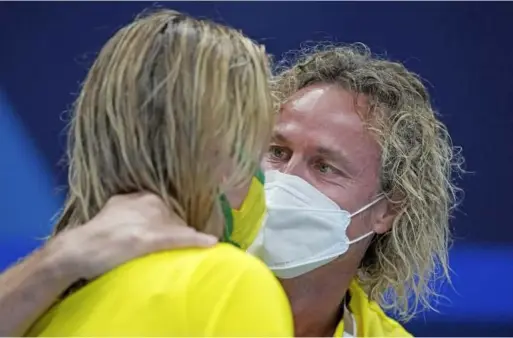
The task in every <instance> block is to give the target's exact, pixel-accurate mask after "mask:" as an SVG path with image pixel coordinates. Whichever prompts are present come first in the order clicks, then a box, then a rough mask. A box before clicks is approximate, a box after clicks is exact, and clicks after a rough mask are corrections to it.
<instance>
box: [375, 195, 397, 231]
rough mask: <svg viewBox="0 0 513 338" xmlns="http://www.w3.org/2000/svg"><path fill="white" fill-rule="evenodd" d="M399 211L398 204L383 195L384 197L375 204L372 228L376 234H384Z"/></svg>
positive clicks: (390, 227)
mask: <svg viewBox="0 0 513 338" xmlns="http://www.w3.org/2000/svg"><path fill="white" fill-rule="evenodd" d="M399 211H400V209H399V205H398V204H395V203H393V202H392V201H390V200H389V199H388V198H387V197H386V196H385V198H383V199H382V200H381V201H380V202H378V204H377V205H376V209H375V213H374V222H373V225H372V230H373V231H374V232H375V233H376V234H384V233H385V232H388V231H390V229H392V225H393V224H394V220H395V218H396V217H397V215H398V214H399Z"/></svg>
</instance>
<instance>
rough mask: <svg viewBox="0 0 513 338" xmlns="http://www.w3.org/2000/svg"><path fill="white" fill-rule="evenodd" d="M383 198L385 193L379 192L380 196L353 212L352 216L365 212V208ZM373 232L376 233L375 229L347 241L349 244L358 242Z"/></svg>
mask: <svg viewBox="0 0 513 338" xmlns="http://www.w3.org/2000/svg"><path fill="white" fill-rule="evenodd" d="M383 198H385V194H383V193H381V194H379V195H378V197H377V198H376V199H375V200H374V201H372V202H370V203H369V204H367V205H366V206H364V207H362V208H360V209H358V210H357V211H356V212H354V213H352V214H351V218H352V217H354V216H356V215H358V214H360V213H362V212H364V211H365V210H367V209H369V208H370V207H372V206H373V205H375V204H376V203H378V202H379V201H381V200H382V199H383ZM372 234H374V231H369V232H368V233H366V234H363V235H361V236H360V237H356V238H355V239H353V240H350V241H349V242H347V244H354V243H357V242H359V241H361V240H362V239H364V238H367V237H369V236H370V235H372Z"/></svg>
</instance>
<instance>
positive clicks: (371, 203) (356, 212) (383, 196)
mask: <svg viewBox="0 0 513 338" xmlns="http://www.w3.org/2000/svg"><path fill="white" fill-rule="evenodd" d="M383 198H385V194H383V193H381V194H379V195H378V196H377V198H376V199H375V200H374V201H372V202H370V203H369V204H367V205H365V206H363V207H361V208H360V209H358V210H357V211H355V212H353V213H352V214H351V217H354V216H356V215H358V214H360V213H362V212H364V211H365V210H367V209H369V208H370V207H372V206H373V205H375V204H376V203H378V202H379V201H381V200H382V199H383Z"/></svg>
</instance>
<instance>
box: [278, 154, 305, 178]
mask: <svg viewBox="0 0 513 338" xmlns="http://www.w3.org/2000/svg"><path fill="white" fill-rule="evenodd" d="M303 163H304V161H303V157H302V156H301V155H300V154H297V153H294V154H293V155H292V157H291V158H290V160H289V161H288V162H287V163H285V165H283V166H282V167H281V168H280V172H282V173H284V174H287V175H294V176H303V175H302V174H304V173H303V171H304V169H305V168H304V164H303Z"/></svg>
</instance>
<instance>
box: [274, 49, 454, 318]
mask: <svg viewBox="0 0 513 338" xmlns="http://www.w3.org/2000/svg"><path fill="white" fill-rule="evenodd" d="M316 83H334V84H338V85H340V86H342V87H343V88H345V89H346V90H350V91H352V92H354V93H358V94H363V95H365V96H366V97H367V98H368V101H369V110H368V111H367V112H365V113H364V114H362V117H363V116H365V118H366V120H365V121H366V122H367V125H368V128H369V130H370V131H371V132H373V133H374V134H375V136H376V139H377V141H378V142H379V144H380V145H381V150H382V154H381V185H382V187H381V188H382V190H383V192H384V193H385V195H386V197H387V199H388V200H389V201H390V202H391V203H393V204H394V206H395V207H396V210H397V217H396V218H395V220H394V224H393V226H392V228H391V230H390V231H389V232H387V233H385V234H383V235H380V236H377V238H376V240H375V241H374V242H373V243H372V245H371V247H370V248H369V251H368V252H367V255H366V257H365V258H364V260H363V262H362V264H361V268H360V270H359V274H358V278H359V282H360V284H361V285H362V287H363V288H364V289H365V291H366V292H367V293H368V295H369V297H370V298H371V299H372V300H374V301H376V302H378V303H379V304H380V305H381V306H382V307H383V308H384V309H387V310H391V311H393V312H394V313H395V315H397V317H398V318H399V319H401V320H404V321H406V320H409V319H411V318H412V317H413V316H414V315H415V314H416V313H417V312H418V311H419V310H421V309H424V308H426V307H427V308H431V309H433V307H432V305H431V304H432V303H431V301H432V298H433V297H432V296H434V295H436V289H435V288H434V286H433V283H432V282H433V280H434V279H435V278H437V279H438V278H440V277H442V278H447V280H449V281H450V278H449V266H448V246H449V243H450V231H449V217H450V213H451V210H452V209H453V208H454V207H455V205H456V204H457V203H456V202H457V201H458V196H459V192H460V189H459V188H458V187H456V185H455V184H454V182H453V177H454V174H458V173H460V171H461V164H462V161H463V159H462V157H461V155H460V152H459V151H458V150H459V149H457V148H455V147H453V145H452V142H451V138H450V136H449V134H448V131H447V129H446V127H445V126H444V124H443V123H442V122H441V121H440V120H439V119H438V118H437V114H436V112H435V111H434V110H433V108H432V106H431V103H430V98H429V94H428V92H427V89H426V87H425V86H424V84H423V83H422V81H421V79H420V78H419V77H418V76H417V75H416V74H414V73H412V72H410V71H408V70H407V69H406V68H405V67H404V66H403V65H402V64H400V63H396V62H391V61H387V60H384V59H381V58H379V57H377V56H375V55H373V54H372V53H371V52H370V50H369V48H368V47H366V46H365V45H363V44H355V45H348V46H336V45H332V44H319V45H315V46H314V47H305V48H303V49H301V50H300V51H298V52H293V53H292V55H288V57H287V56H286V57H285V61H283V62H281V63H278V69H277V76H276V78H275V79H274V86H275V88H274V89H275V90H276V92H277V93H278V94H279V95H280V96H281V98H282V99H283V100H286V98H287V97H289V96H290V95H292V94H293V93H294V92H296V91H298V90H300V89H302V88H304V87H307V86H309V85H312V84H316Z"/></svg>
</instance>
